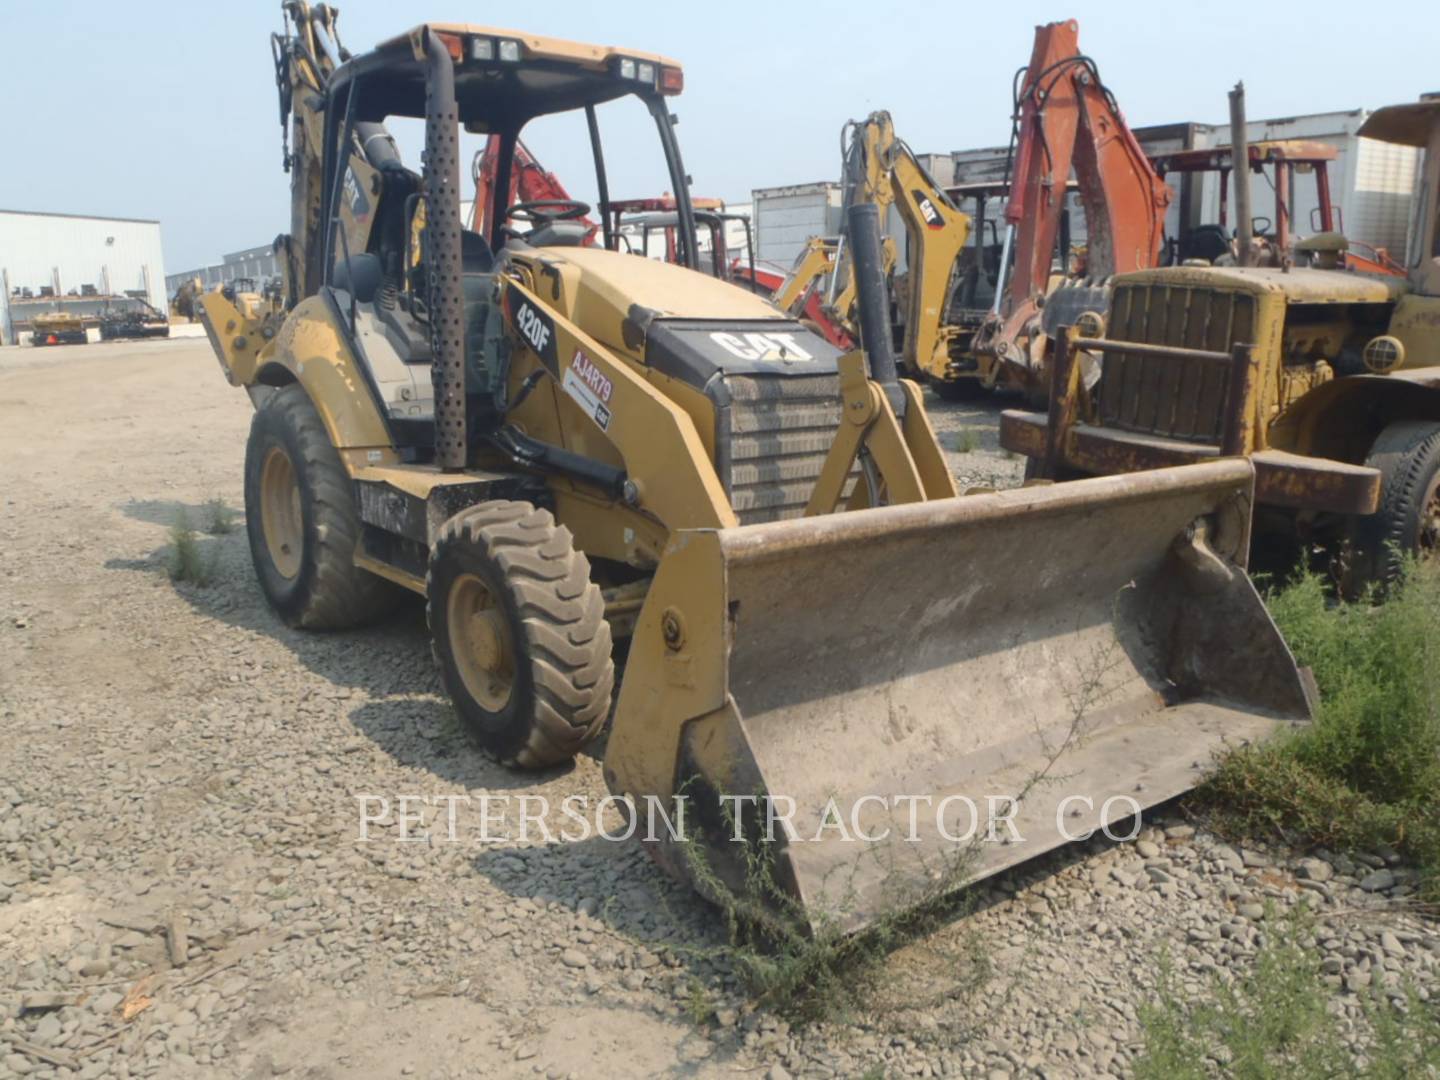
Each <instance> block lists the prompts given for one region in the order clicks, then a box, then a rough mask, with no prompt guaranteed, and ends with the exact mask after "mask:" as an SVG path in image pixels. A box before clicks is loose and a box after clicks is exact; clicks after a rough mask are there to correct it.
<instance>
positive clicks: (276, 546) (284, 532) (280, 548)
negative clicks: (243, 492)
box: [260, 446, 305, 578]
mask: <svg viewBox="0 0 1440 1080" xmlns="http://www.w3.org/2000/svg"><path fill="white" fill-rule="evenodd" d="M260 526H261V529H262V531H263V532H264V534H265V548H266V550H267V551H268V552H269V553H270V561H271V562H272V563H274V564H275V569H276V570H278V571H279V572H280V576H281V577H283V578H293V577H295V576H296V575H297V574H299V573H300V555H301V553H302V552H303V551H304V549H305V519H304V517H303V515H302V514H301V513H300V484H299V481H297V480H296V478H295V466H294V464H292V463H291V461H290V455H289V454H287V453H286V452H285V451H284V450H282V449H281V448H280V447H278V446H275V447H272V448H271V449H270V452H269V453H267V454H266V455H265V463H264V465H262V466H261V468H260Z"/></svg>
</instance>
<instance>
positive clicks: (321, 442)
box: [245, 384, 399, 630]
mask: <svg viewBox="0 0 1440 1080" xmlns="http://www.w3.org/2000/svg"><path fill="white" fill-rule="evenodd" d="M245 531H246V532H247V533H248V534H249V537H250V558H251V560H252V561H253V562H254V563H255V574H256V576H257V577H258V578H259V579H260V588H261V590H262V591H263V592H264V593H265V599H267V600H268V601H270V606H271V607H273V608H274V609H275V611H276V612H277V613H278V614H279V615H280V617H281V618H282V619H284V620H285V622H286V623H288V624H289V625H291V626H303V627H306V628H307V629H311V630H342V629H345V628H347V627H352V626H358V625H360V624H362V623H365V622H368V621H370V620H371V619H373V618H375V617H376V616H378V615H380V614H382V613H383V612H384V611H386V610H387V609H388V608H390V607H391V606H393V604H394V601H395V600H396V599H397V597H398V596H399V590H398V588H397V587H396V586H394V585H391V584H390V583H389V582H387V581H384V580H382V579H381V578H378V577H375V576H374V575H373V574H369V573H366V572H365V571H364V570H361V569H360V568H359V567H357V566H356V565H355V562H354V559H355V545H356V543H357V542H358V540H359V537H360V519H359V515H358V514H357V513H356V511H355V499H354V496H353V495H352V494H351V488H350V478H349V476H347V475H346V473H345V467H344V466H343V465H341V463H340V455H339V454H337V453H336V452H335V448H334V447H333V446H331V445H330V437H329V436H328V435H327V434H326V432H325V428H324V425H322V424H321V423H320V417H319V416H318V415H317V414H316V412H315V407H314V406H313V405H311V404H310V399H309V398H308V397H306V396H305V390H304V388H303V387H301V386H299V385H297V384H292V385H290V386H285V387H281V388H280V389H279V390H276V391H275V393H273V394H271V395H270V397H269V398H268V399H267V400H266V401H265V403H264V404H263V405H262V406H261V407H260V408H259V409H258V410H256V412H255V417H254V419H253V420H252V421H251V422H250V439H249V441H248V442H247V443H246V445H245Z"/></svg>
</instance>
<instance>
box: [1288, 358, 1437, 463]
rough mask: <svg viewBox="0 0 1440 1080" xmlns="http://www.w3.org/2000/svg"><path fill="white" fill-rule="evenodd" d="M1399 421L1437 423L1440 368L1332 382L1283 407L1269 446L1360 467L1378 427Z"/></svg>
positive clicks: (1377, 432) (1379, 428)
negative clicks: (1286, 407)
mask: <svg viewBox="0 0 1440 1080" xmlns="http://www.w3.org/2000/svg"><path fill="white" fill-rule="evenodd" d="M1399 420H1433V421H1437V422H1440V369H1434V370H1431V371H1427V370H1425V369H1421V370H1419V371H1415V372H1405V371H1401V372H1397V373H1395V374H1392V375H1345V376H1341V377H1340V378H1337V379H1333V380H1331V381H1330V382H1327V383H1325V384H1324V385H1323V386H1319V387H1316V388H1315V389H1314V390H1312V391H1310V392H1309V393H1308V394H1306V395H1305V396H1304V397H1302V398H1300V399H1299V400H1298V401H1296V402H1295V403H1294V404H1293V405H1291V406H1290V407H1289V408H1288V409H1286V410H1285V412H1284V413H1283V414H1282V415H1281V416H1280V417H1279V418H1278V419H1277V420H1276V421H1275V423H1274V424H1272V425H1271V426H1270V430H1269V433H1268V435H1269V438H1268V443H1269V445H1270V446H1272V447H1274V448H1276V449H1278V450H1289V451H1292V452H1294V453H1297V454H1308V455H1311V456H1318V457H1331V458H1336V459H1338V460H1340V461H1349V462H1351V463H1352V464H1357V465H1358V464H1363V463H1364V461H1365V457H1366V455H1367V454H1368V453H1369V452H1370V446H1371V444H1372V443H1374V441H1375V438H1376V436H1378V435H1379V434H1380V431H1381V429H1383V428H1384V427H1385V426H1386V425H1388V424H1393V423H1395V422H1396V421H1399Z"/></svg>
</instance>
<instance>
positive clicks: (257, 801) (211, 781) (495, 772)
mask: <svg viewBox="0 0 1440 1080" xmlns="http://www.w3.org/2000/svg"><path fill="white" fill-rule="evenodd" d="M997 409H998V406H996V405H994V404H992V403H986V404H982V405H975V406H964V407H961V406H939V405H937V407H936V424H937V427H938V428H939V429H940V431H941V433H942V438H943V439H944V440H945V442H946V446H947V449H950V450H952V451H953V450H955V449H957V448H958V447H961V446H964V447H966V452H965V453H963V454H956V455H955V458H954V460H955V467H956V470H957V473H958V474H960V476H961V480H962V484H964V485H980V484H989V485H996V486H1004V485H1009V484H1014V483H1016V482H1018V480H1019V471H1020V463H1019V462H1018V461H1014V460H1008V459H1006V458H1005V457H1004V456H1003V454H1001V453H1000V452H998V451H997V449H996V447H995V442H994V438H995V425H996V420H997V415H998V412H997ZM249 416H250V408H249V405H248V403H247V401H246V400H245V398H244V397H243V395H241V394H239V393H237V392H235V391H233V390H231V389H230V388H229V387H228V386H226V385H225V383H224V381H223V380H222V379H221V377H220V375H219V372H218V371H217V370H216V366H215V361H214V359H213V357H212V356H211V354H210V352H209V348H208V346H207V345H206V343H205V342H204V341H203V340H202V341H170V342H156V343H144V344H138V343H137V344H106V345H92V346H88V347H86V348H83V349H80V348H75V349H69V350H60V349H57V350H45V351H42V352H39V353H35V352H31V351H29V350H20V349H4V350H0V467H3V472H0V475H3V476H4V478H5V479H4V484H3V487H0V499H3V513H0V554H3V561H0V566H3V570H0V574H3V579H0V582H3V587H0V745H3V746H4V747H5V753H4V756H3V763H0V1076H5V1077H8V1076H11V1075H28V1076H34V1077H50V1076H84V1077H101V1076H105V1077H110V1076H115V1077H124V1076H190V1075H195V1074H197V1073H203V1074H205V1075H217V1076H234V1077H247V1078H251V1077H253V1078H261V1077H269V1076H272V1075H282V1074H283V1075H292V1076H305V1077H330V1076H337V1077H338V1076H365V1077H369V1076H376V1077H400V1076H409V1075H415V1076H422V1077H455V1076H486V1077H490V1076H514V1077H535V1076H545V1077H552V1078H554V1077H565V1076H575V1077H586V1078H588V1077H610V1076H641V1075H675V1076H680V1075H683V1076H693V1077H700V1078H702V1080H703V1078H709V1077H719V1076H729V1075H734V1074H736V1073H739V1072H743V1073H745V1074H746V1075H753V1076H765V1077H767V1078H768V1080H782V1078H784V1077H786V1076H817V1077H829V1076H845V1077H848V1076H855V1075H859V1074H861V1073H862V1072H864V1071H865V1070H867V1069H870V1068H872V1067H874V1066H877V1065H878V1066H880V1068H881V1070H882V1071H883V1072H884V1074H886V1075H891V1076H900V1075H919V1076H932V1075H943V1076H961V1075H963V1076H972V1075H975V1076H987V1077H1005V1076H1035V1075H1043V1076H1049V1077H1055V1076H1069V1075H1080V1074H1092V1073H1093V1074H1101V1075H1103V1074H1107V1073H1109V1074H1115V1075H1125V1074H1126V1072H1127V1069H1128V1067H1129V1063H1130V1062H1131V1061H1132V1060H1133V1058H1134V1056H1135V1054H1136V1052H1137V1046H1138V1044H1137V1025H1136V1010H1137V1007H1138V1006H1139V1005H1141V1004H1142V1003H1143V1002H1145V1001H1147V1000H1149V999H1150V998H1151V997H1152V996H1153V987H1154V984H1155V980H1156V973H1157V968H1156V962H1157V957H1158V956H1159V955H1160V953H1161V952H1162V950H1163V951H1166V952H1168V954H1169V955H1170V957H1171V958H1172V961H1173V964H1174V967H1175V970H1176V972H1177V977H1178V978H1179V979H1180V980H1181V982H1182V984H1185V985H1190V986H1199V985H1201V984H1202V983H1203V982H1204V981H1205V980H1206V979H1208V978H1209V977H1210V975H1211V973H1213V972H1216V971H1227V970H1230V969H1232V968H1234V967H1235V966H1236V965H1243V964H1244V963H1246V962H1247V961H1248V959H1249V958H1250V957H1252V956H1253V955H1254V953H1255V950H1256V948H1257V945H1258V943H1259V941H1260V940H1261V936H1262V935H1263V933H1264V932H1265V926H1266V919H1267V918H1268V917H1270V913H1271V912H1274V911H1283V910H1285V909H1286V908H1288V907H1291V906H1293V905H1296V904H1301V903H1306V904H1309V905H1311V907H1312V908H1313V909H1314V910H1315V911H1316V912H1317V914H1318V917H1319V920H1320V921H1319V926H1320V928H1321V932H1320V933H1319V935H1318V940H1319V944H1320V946H1321V947H1322V948H1323V950H1324V951H1325V955H1326V971H1327V977H1328V978H1329V980H1330V981H1331V983H1332V985H1333V987H1334V1002H1333V1008H1334V1009H1335V1010H1336V1011H1337V1012H1339V1013H1340V1014H1342V1015H1343V1016H1344V1017H1346V1018H1347V1019H1346V1021H1345V1022H1346V1023H1349V1022H1350V1020H1351V1019H1353V1017H1354V1016H1355V1015H1356V1014H1357V1010H1358V1004H1357V1003H1358V1000H1359V999H1358V998H1357V996H1356V995H1357V993H1358V992H1360V991H1363V990H1364V989H1365V988H1366V987H1367V986H1370V985H1372V984H1373V985H1377V986H1379V987H1382V988H1396V987H1399V986H1400V985H1401V984H1402V983H1403V982H1404V981H1405V980H1410V981H1413V982H1414V983H1415V984H1416V985H1418V986H1420V987H1421V988H1422V992H1424V993H1425V994H1427V995H1428V994H1431V993H1440V981H1437V980H1440V976H1437V971H1440V933H1437V930H1436V928H1435V926H1434V925H1433V924H1426V923H1423V922H1421V921H1419V920H1417V919H1416V918H1415V917H1414V916H1413V915H1412V914H1410V913H1408V912H1407V910H1406V906H1405V905H1406V897H1407V896H1408V895H1409V893H1410V892H1411V890H1412V888H1413V886H1412V882H1411V878H1410V875H1409V873H1408V871H1407V870H1406V868H1405V867H1404V866H1401V865H1399V864H1398V862H1397V861H1396V860H1395V858H1394V857H1393V855H1389V854H1388V853H1384V852H1381V853H1378V854H1377V855H1376V856H1374V857H1373V858H1371V859H1369V860H1368V862H1362V863H1351V862H1350V861H1348V860H1346V859H1343V858H1329V859H1327V858H1323V857H1320V858H1317V857H1315V856H1314V855H1313V854H1312V855H1311V856H1308V857H1302V856H1299V855H1297V854H1296V853H1293V852H1289V851H1286V850H1283V849H1278V848H1270V849H1265V850H1261V849H1258V848H1257V849H1254V850H1249V849H1246V850H1236V849H1233V848H1230V847H1227V846H1225V845H1223V844H1221V843H1219V842H1218V841H1217V840H1215V839H1214V838H1213V837H1211V836H1209V835H1208V834H1207V833H1206V832H1205V831H1204V830H1203V828H1202V829H1200V830H1198V831H1197V829H1196V828H1195V826H1194V825H1193V824H1192V823H1187V822H1185V821H1184V820H1182V819H1181V818H1179V817H1177V816H1175V812H1174V811H1171V812H1170V816H1168V817H1167V816H1166V815H1165V814H1161V815H1159V816H1158V817H1157V818H1156V819H1155V820H1154V821H1153V822H1152V823H1151V824H1150V825H1149V826H1148V828H1147V831H1146V832H1144V833H1143V834H1142V835H1141V836H1140V837H1139V838H1138V839H1137V840H1136V841H1134V842H1131V843H1127V844H1120V845H1116V844H1112V843H1109V842H1108V841H1104V842H1102V841H1092V842H1091V843H1089V844H1087V845H1084V846H1082V847H1079V848H1072V849H1070V850H1068V851H1066V852H1063V853H1060V854H1057V855H1055V856H1051V857H1049V858H1046V859H1044V860H1041V861H1039V862H1038V863H1033V864H1030V865H1029V866H1027V867H1025V868H1024V869H1023V870H1022V871H1020V872H1017V873H1015V874H1011V875H1009V876H1006V877H1003V878H1000V879H997V880H994V881H992V882H990V883H989V884H988V885H987V886H985V887H984V888H982V889H980V890H978V891H977V901H978V903H979V910H978V911H976V912H975V913H974V914H973V915H971V916H970V917H968V918H965V919H960V920H956V921H955V922H953V923H951V924H949V925H947V926H946V927H945V928H943V929H942V930H940V931H939V932H937V933H935V934H933V935H932V936H931V937H930V938H927V939H926V940H925V941H923V942H918V943H916V944H914V945H912V946H909V947H907V948H905V949H902V950H900V951H899V952H897V953H896V954H895V955H894V956H892V957H891V958H890V960H889V961H888V963H887V968H886V977H887V983H889V984H893V985H894V986H895V987H897V988H902V987H903V988H905V990H906V991H907V994H909V996H908V997H907V1005H906V1006H905V1007H904V1008H903V1009H902V1008H897V1009H895V1010H890V1011H885V1010H881V1011H880V1012H877V1013H876V1014H875V1015H874V1016H872V1017H870V1018H868V1019H866V1020H863V1021H857V1022H856V1023H854V1024H852V1025H844V1026H837V1025H827V1026H820V1027H811V1028H807V1029H804V1030H791V1029H790V1028H789V1027H788V1026H787V1025H786V1024H785V1023H784V1022H783V1021H779V1020H777V1019H776V1018H774V1017H773V1016H771V1015H769V1014H766V1013H757V1012H752V1011H750V1010H749V1009H748V1008H747V1007H746V1005H745V1004H744V1001H743V998H742V997H741V996H740V994H739V993H738V990H737V987H736V983H735V981H734V978H733V975H732V973H731V971H730V969H729V968H728V967H727V965H726V961H725V960H724V958H723V956H719V955H716V954H715V953H714V951H713V947H714V946H717V945H719V944H720V943H721V942H722V936H721V932H720V927H719V925H718V923H719V919H718V917H717V915H716V913H715V911H714V909H712V908H710V907H708V906H707V905H706V904H704V903H703V902H702V901H700V900H699V899H698V898H696V897H695V896H693V895H691V894H690V893H689V892H688V891H686V890H683V889H680V888H677V887H674V886H672V885H671V884H670V883H669V882H668V881H667V880H666V879H665V878H664V877H663V876H662V875H661V874H660V873H659V872H658V871H657V870H656V869H655V868H654V867H653V866H652V865H651V863H650V862H649V860H648V859H646V858H645V856H644V855H643V854H641V853H640V852H639V851H638V850H637V847H636V846H635V845H632V844H623V843H607V842H604V841H601V840H598V839H594V840H590V841H586V842H582V843H562V842H553V843H546V842H543V840H540V839H536V838H533V837H532V839H531V841H530V842H528V843H521V842H519V841H518V840H509V841H504V842H500V843H495V844H488V845H475V844H466V843H445V842H443V839H442V838H443V835H444V829H443V828H442V827H441V826H442V824H443V822H442V820H441V819H442V818H443V814H444V809H443V807H440V808H437V807H436V806H435V805H433V804H432V805H431V806H429V807H428V808H424V810H423V816H424V822H423V823H421V824H420V825H419V826H418V827H417V826H411V827H410V832H411V834H412V835H416V834H426V833H427V832H428V836H429V840H428V841H426V840H425V839H422V840H421V841H420V842H411V843H405V842H401V840H400V835H401V833H402V827H401V823H400V822H399V821H398V819H397V818H396V816H395V815H394V814H393V813H392V814H391V815H390V817H389V819H388V822H386V823H382V824H379V825H377V826H375V827H374V828H373V830H372V832H371V836H372V839H371V840H370V841H369V842H360V841H359V840H358V810H357V796H359V795H364V794H375V795H381V796H384V797H387V798H390V799H394V798H395V797H396V796H398V795H400V794H406V793H414V794H423V795H428V796H431V797H432V798H433V797H434V796H441V795H457V796H462V795H466V794H468V795H471V796H479V795H482V794H487V793H489V794H505V795H510V796H512V797H513V796H518V795H525V794H531V795H534V794H544V795H548V796H549V797H550V798H551V800H552V802H554V803H555V804H557V805H558V804H559V802H560V800H561V799H563V798H564V797H565V796H567V795H572V794H583V795H588V796H590V797H591V798H592V799H594V798H598V797H599V796H600V795H602V794H603V792H604V783H603V780H602V778H601V775H600V769H599V766H598V764H597V761H596V759H595V758H594V757H593V756H582V757H581V758H580V759H579V760H578V761H577V763H576V764H575V765H574V767H573V768H567V769H563V770H556V771H552V772H548V773H543V774H530V775H518V774H515V773H511V772H507V771H506V770H503V769H501V768H499V767H497V766H495V765H492V764H490V763H488V762H486V761H485V760H483V759H482V758H480V757H479V756H478V755H476V754H474V753H472V752H471V751H469V750H468V749H467V748H466V746H465V744H464V743H463V742H462V740H461V739H460V738H459V736H458V735H457V733H456V730H455V728H454V725H453V722H452V720H451V717H450V712H449V710H448V707H447V706H446V704H445V702H444V701H443V699H442V698H441V697H440V696H439V694H438V680H437V677H436V673H435V670H434V667H433V663H432V661H431V658H430V654H429V648H428V643H427V640H426V635H425V630H424V624H423V617H422V615H421V613H420V612H419V610H418V607H414V606H412V607H411V608H409V609H407V610H406V611H404V612H402V613H401V615H400V616H399V617H398V618H397V619H396V620H395V621H394V622H392V623H390V624H388V625H386V626H384V627H381V628H378V629H375V630H370V631H365V632H357V633H346V634H335V635H315V634H302V633H298V632H294V631H291V630H288V629H286V628H285V627H284V626H282V625H281V624H280V623H279V622H278V621H277V620H276V619H275V618H274V617H272V616H271V614H270V613H269V611H268V609H267V608H266V607H265V605H264V603H263V601H262V599H261V597H260V594H259V591H258V589H257V588H256V586H255V584H254V582H253V579H252V574H251V569H250V566H249V557H248V552H247V550H246V543H245V536H244V530H243V527H242V528H240V529H237V530H236V531H233V532H231V533H229V534H227V535H220V536H202V538H201V540H200V544H201V547H202V553H203V555H204V557H205V558H206V559H207V560H210V561H212V565H213V567H214V579H213V581H212V583H211V584H210V585H209V586H208V587H205V588H199V587H196V586H193V585H175V584H172V583H171V581H170V580H169V578H168V575H167V574H166V572H165V560H166V546H167V531H168V529H169V527H170V526H171V524H172V523H173V522H174V520H175V517H176V514H177V511H179V510H181V509H185V510H186V511H187V513H188V514H189V516H190V517H191V519H192V521H194V522H195V523H196V524H197V525H198V524H200V523H201V522H202V521H203V519H204V511H203V504H204V503H205V502H206V500H208V499H210V498H212V497H220V498H223V499H225V500H226V501H227V502H228V503H229V504H230V505H232V506H239V505H241V502H242V500H241V488H240V469H241V462H242V460H243V454H244V435H245V431H246V429H247V426H248V423H249ZM967 433H968V434H967ZM972 439H973V447H972V445H971V440H972ZM371 805H372V809H373V808H374V807H375V805H376V804H371ZM427 826H428V829H427ZM462 828H464V825H462ZM462 835H466V834H464V833H462ZM1267 902H1268V903H1269V905H1270V907H1269V908H1267V906H1266V904H1267ZM977 943H978V944H979V946H980V949H979V953H980V955H981V956H982V957H984V958H985V959H986V960H988V963H981V962H979V961H977V960H976V959H975V956H976V945H977ZM986 970H988V971H989V972H990V974H989V975H988V978H987V981H985V982H984V983H983V985H982V986H981V987H980V988H979V990H975V991H969V992H966V993H965V994H964V995H963V996H962V997H960V998H959V999H958V1001H957V1000H952V999H954V998H955V995H956V994H957V993H959V992H960V988H961V987H962V986H968V985H969V984H970V982H971V981H972V980H973V979H974V978H978V977H981V975H982V974H983V972H984V971H986ZM892 976H893V978H892ZM697 984H698V985H699V986H701V987H703V988H704V990H703V995H704V997H703V1000H704V1001H705V1006H704V1008H703V1009H697V1010H693V1011H697V1012H701V1013H703V1014H704V1018H703V1020H701V1021H700V1022H698V1023H697V1022H696V1019H695V1018H692V1016H691V1012H692V1010H691V1009H690V1008H689V1007H688V1006H689V1003H690V1002H691V1000H692V998H693V997H694V996H695V993H694V987H695V986H696V985H697ZM912 992H913V993H912ZM915 995H919V999H923V1001H924V1002H926V1004H924V1005H923V1006H920V1007H915V1006H914V1005H913V1002H914V1001H915V1000H917V998H916V996H915Z"/></svg>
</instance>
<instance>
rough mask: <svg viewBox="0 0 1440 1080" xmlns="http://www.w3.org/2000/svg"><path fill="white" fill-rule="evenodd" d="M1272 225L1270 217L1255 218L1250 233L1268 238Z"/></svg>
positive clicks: (1251, 221)
mask: <svg viewBox="0 0 1440 1080" xmlns="http://www.w3.org/2000/svg"><path fill="white" fill-rule="evenodd" d="M1271 224H1273V223H1272V222H1271V220H1270V219H1269V218H1268V217H1253V218H1251V219H1250V231H1251V232H1252V233H1254V234H1255V235H1256V236H1267V235H1269V233H1270V226H1271Z"/></svg>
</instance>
